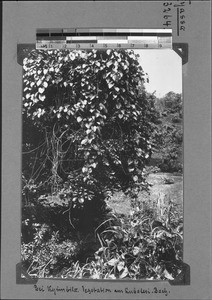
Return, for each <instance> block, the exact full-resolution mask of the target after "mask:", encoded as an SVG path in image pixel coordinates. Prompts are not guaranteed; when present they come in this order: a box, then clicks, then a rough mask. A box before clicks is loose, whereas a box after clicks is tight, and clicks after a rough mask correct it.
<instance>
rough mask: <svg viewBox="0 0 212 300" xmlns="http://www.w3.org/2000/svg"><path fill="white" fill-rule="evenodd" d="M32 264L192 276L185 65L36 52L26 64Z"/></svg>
mask: <svg viewBox="0 0 212 300" xmlns="http://www.w3.org/2000/svg"><path fill="white" fill-rule="evenodd" d="M21 218H22V220H21V224H22V225H21V262H22V266H23V268H24V270H25V271H26V272H27V273H28V275H29V276H31V277H32V278H62V279H99V280H104V279H107V280H108V279H111V280H174V279H176V278H177V277H178V276H179V275H180V274H181V272H183V271H182V270H183V98H182V60H181V57H180V56H179V55H178V54H177V53H176V52H175V51H174V50H172V49H135V50H132V49H107V50H103V49H98V50H97V49H90V50H70V49H63V50H61V49H55V50H38V49H33V50H31V51H30V52H29V54H28V56H27V57H25V58H24V60H23V99H22V211H21Z"/></svg>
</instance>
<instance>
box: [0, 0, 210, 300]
mask: <svg viewBox="0 0 212 300" xmlns="http://www.w3.org/2000/svg"><path fill="white" fill-rule="evenodd" d="M129 2H131V1H129ZM129 2H128V3H127V2H122V3H120V2H119V1H116V2H112V1H105V2H98V1H95V2H87V3H86V1H85V3H82V2H81V1H78V2H77V1H75V2H72V3H71V2H69V3H67V2H63V6H61V3H58V2H54V3H53V2H51V1H50V2H45V3H41V2H37V3H36V2H35V1H31V2H29V3H26V2H24V1H20V2H15V1H11V2H8V3H6V2H4V3H3V43H2V45H3V51H2V54H3V60H2V66H3V67H2V70H3V85H2V112H3V113H2V150H3V151H2V166H3V167H2V231H1V296H2V299H4V298H5V299H9V298H10V299H43V297H44V295H45V298H46V297H49V294H45V293H44V292H42V291H40V293H38V292H37V291H36V290H35V289H34V290H32V288H31V287H30V285H27V286H23V285H16V283H15V278H16V273H15V264H16V263H17V261H18V260H17V256H18V255H19V253H17V245H19V244H20V241H19V239H20V236H19V234H18V232H19V231H20V230H19V229H20V220H19V218H20V216H18V212H19V207H20V202H19V201H18V199H20V178H19V177H20V172H19V171H20V170H21V164H20V157H21V145H20V136H21V135H20V133H21V132H20V118H21V101H20V100H21V86H22V84H21V83H22V76H21V69H20V66H18V64H17V62H16V56H17V44H19V43H33V42H35V30H36V29H37V28H38V27H50V26H52V27H53V28H60V27H61V28H64V27H81V25H82V23H83V24H84V25H85V26H84V27H88V28H89V27H92V24H93V23H95V26H97V27H108V26H107V24H109V23H110V24H111V22H112V23H113V27H121V26H123V23H125V26H126V28H130V27H131V28H134V27H138V26H139V27H140V28H161V26H162V24H163V20H162V15H161V7H162V4H163V2H166V1H159V2H158V3H156V2H151V1H143V2H140V1H132V2H131V3H129ZM174 2H176V3H177V1H174ZM65 7H67V12H66V10H65ZM106 9H107V12H106ZM210 10H211V5H210V2H209V1H201V2H197V1H192V3H191V6H190V8H189V9H188V11H187V16H186V22H187V23H188V25H187V26H188V27H187V31H186V32H183V33H182V35H181V36H177V35H176V33H174V35H173V42H176V43H187V44H188V45H189V62H188V64H185V65H184V67H183V74H184V75H183V77H184V79H183V95H184V99H185V103H184V150H185V152H184V213H185V218H184V233H185V236H184V260H185V261H186V262H187V263H188V264H189V265H190V266H191V285H190V286H184V287H182V286H179V287H171V288H170V286H169V284H167V283H166V282H162V283H161V282H158V283H155V282H154V285H155V286H156V287H157V288H158V289H160V290H161V291H162V290H164V289H169V291H170V293H169V294H168V297H166V298H169V299H209V298H210V293H211V287H210V276H211V265H210V263H209V261H210V257H211V254H210V253H211V234H210V232H211V203H210V201H211V193H210V184H211V181H210V177H211V176H210V174H211V172H210V164H209V163H208V162H210V160H211V156H210V150H211V147H210V146H211V144H210V130H211V128H210V120H211V115H210V101H211V88H210V77H211V69H210V61H211V56H210V50H211V45H210V36H211V34H210V33H211V32H210ZM49 11H50V12H51V14H46V12H49ZM85 12H86V15H85V16H84V13H85ZM97 12H98V14H97ZM123 14H125V16H127V21H126V20H125V19H124V18H122V17H123ZM97 15H98V16H97ZM111 15H112V16H113V20H112V18H111ZM64 16H65V17H64ZM82 16H84V18H83V19H82ZM115 16H117V17H118V18H119V17H120V21H119V19H116V18H115ZM202 16H204V18H202ZM206 16H207V17H206ZM62 17H63V18H62ZM77 18H79V19H78V20H77ZM47 19H48V20H47ZM198 20H201V22H198ZM38 23H39V26H38ZM103 23H104V24H103ZM72 24H73V25H72ZM67 25H68V26H67ZM173 26H174V25H173ZM174 29H175V27H174ZM11 71H12V72H11ZM197 82H198V84H197ZM11 83H12V87H13V89H11ZM200 92H201V94H200ZM199 97H201V100H199ZM203 101H204V102H203ZM11 120H12V123H11ZM199 199H201V200H199ZM191 201H192V202H191ZM194 208H195V209H194ZM8 229H9V230H8ZM14 262H15V263H14ZM39 281H40V280H39ZM49 282H50V283H49V284H50V285H51V284H52V283H51V282H54V283H55V282H57V280H56V281H55V280H49ZM76 282H77V281H76ZM86 284H88V283H87V282H86ZM92 284H93V283H92ZM105 284H106V285H107V283H105V282H104V283H102V285H104V286H105ZM111 284H113V285H114V284H115V285H116V286H117V288H120V285H124V284H125V283H123V284H122V283H120V282H119V283H117V284H116V283H115V282H114V281H113V282H110V285H111ZM151 284H152V282H148V283H146V282H145V283H144V282H143V283H142V287H143V288H144V289H145V288H147V289H148V288H149V285H151ZM41 285H42V284H41ZM129 286H130V287H131V288H133V287H134V286H136V287H137V286H139V283H135V282H133V283H132V284H131V283H130V284H129ZM163 295H165V292H164V294H162V292H161V293H158V294H151V295H148V299H160V297H161V296H163ZM76 296H77V297H76ZM78 296H79V295H76V294H75V295H71V294H67V295H66V297H65V298H61V297H62V296H61V295H57V297H58V299H66V298H68V299H70V297H71V298H72V297H74V298H75V299H76V298H79V297H78ZM129 296H130V299H135V298H138V297H139V298H141V299H142V298H143V297H147V295H146V294H145V293H144V294H139V295H138V294H137V295H136V294H130V295H129V294H124V295H121V297H122V298H123V299H128V297H129ZM80 297H81V298H86V299H87V298H89V299H90V298H91V297H94V298H98V299H99V297H100V295H98V294H92V295H90V294H89V295H88V294H80ZM107 297H108V295H106V294H102V295H101V298H104V299H107ZM119 297H120V294H116V295H109V298H111V299H119ZM51 298H55V296H54V295H52V297H51Z"/></svg>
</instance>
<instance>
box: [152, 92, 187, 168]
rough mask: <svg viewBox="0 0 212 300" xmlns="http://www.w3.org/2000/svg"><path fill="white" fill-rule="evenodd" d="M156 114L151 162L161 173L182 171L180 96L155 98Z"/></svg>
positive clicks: (171, 95)
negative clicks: (153, 162)
mask: <svg viewBox="0 0 212 300" xmlns="http://www.w3.org/2000/svg"><path fill="white" fill-rule="evenodd" d="M154 102H155V108H156V112H157V114H158V119H157V125H156V127H155V130H154V134H153V144H154V153H153V155H152V158H154V159H152V161H155V162H156V163H155V165H157V167H159V168H160V170H161V171H163V172H180V173H181V172H182V170H183V127H182V122H183V106H182V96H181V94H175V93H173V92H169V93H167V94H166V95H165V96H164V97H163V98H160V99H157V98H155V100H154Z"/></svg>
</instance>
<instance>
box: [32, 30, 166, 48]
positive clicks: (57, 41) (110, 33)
mask: <svg viewBox="0 0 212 300" xmlns="http://www.w3.org/2000/svg"><path fill="white" fill-rule="evenodd" d="M107 48H112V49H114V48H123V49H129V48H130V49H133V48H134V49H161V48H162V49H164V48H165V49H166V48H169V49H172V30H171V29H112V28H108V29H96V28H91V29H83V28H79V29H37V33H36V49H46V50H50V49H107Z"/></svg>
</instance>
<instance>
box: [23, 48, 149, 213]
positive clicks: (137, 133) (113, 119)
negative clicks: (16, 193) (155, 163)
mask: <svg viewBox="0 0 212 300" xmlns="http://www.w3.org/2000/svg"><path fill="white" fill-rule="evenodd" d="M23 69H24V74H23V78H24V86H23V182H24V184H23V193H24V197H25V200H26V201H31V198H30V197H32V195H33V193H34V195H35V196H36V197H38V195H39V196H41V195H45V196H47V195H50V194H51V195H53V194H56V195H58V196H59V197H60V201H61V203H62V202H63V201H64V203H65V202H66V203H68V205H69V208H70V210H71V209H74V208H79V207H84V208H86V205H89V203H99V202H101V201H103V202H104V199H105V198H106V196H108V197H109V196H110V195H111V194H112V193H113V192H114V191H116V190H122V191H124V192H125V193H129V194H130V195H131V196H132V197H136V196H137V195H138V193H139V191H140V190H141V189H143V188H145V187H146V183H145V176H144V172H143V170H144V167H145V165H146V163H147V160H148V158H149V156H150V153H151V144H150V136H151V133H152V126H151V122H152V120H153V118H154V107H153V102H152V101H151V97H150V96H148V95H147V93H146V91H145V89H144V87H143V81H144V72H143V70H142V68H141V66H140V65H139V63H138V60H137V55H135V54H134V52H133V51H129V50H107V51H100V50H99V51H96V50H89V51H82V50H74V51H69V50H62V51H61V50H50V51H46V50H33V51H31V53H30V54H29V56H28V57H27V58H25V59H24V65H23ZM55 201H56V200H55ZM93 208H94V209H95V205H94V206H93ZM85 211H86V209H85Z"/></svg>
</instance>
